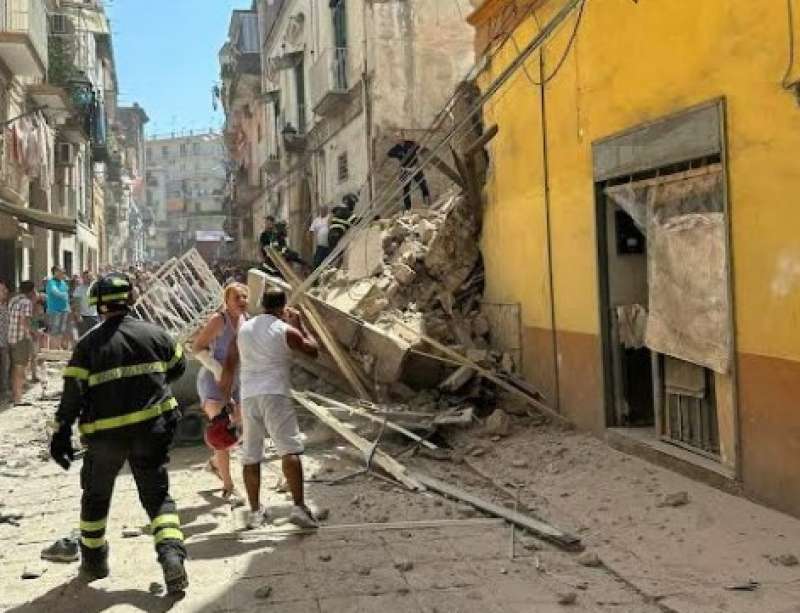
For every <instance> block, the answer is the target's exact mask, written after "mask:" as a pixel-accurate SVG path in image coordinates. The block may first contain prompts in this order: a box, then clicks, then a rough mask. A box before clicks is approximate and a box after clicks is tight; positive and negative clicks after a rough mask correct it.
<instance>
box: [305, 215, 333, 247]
mask: <svg viewBox="0 0 800 613" xmlns="http://www.w3.org/2000/svg"><path fill="white" fill-rule="evenodd" d="M330 220H331V218H330V215H328V216H326V217H317V218H315V219H314V221H312V222H311V227H310V228H309V229H308V231H309V232H313V233H314V242H315V243H316V244H317V247H327V246H328V227H329V226H330Z"/></svg>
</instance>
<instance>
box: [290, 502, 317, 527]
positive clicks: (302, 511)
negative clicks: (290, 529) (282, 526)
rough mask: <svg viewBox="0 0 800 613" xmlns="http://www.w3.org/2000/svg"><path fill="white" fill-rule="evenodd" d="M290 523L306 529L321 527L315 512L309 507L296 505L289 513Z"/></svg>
mask: <svg viewBox="0 0 800 613" xmlns="http://www.w3.org/2000/svg"><path fill="white" fill-rule="evenodd" d="M289 523H290V524H294V525H295V526H297V527H298V528H304V529H306V530H315V529H317V528H319V522H318V521H317V518H316V517H314V514H313V513H312V512H311V510H310V509H309V508H308V507H305V506H304V507H298V506H295V507H293V508H292V512H291V514H290V515H289Z"/></svg>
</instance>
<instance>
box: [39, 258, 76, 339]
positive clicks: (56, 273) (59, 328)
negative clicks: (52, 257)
mask: <svg viewBox="0 0 800 613" xmlns="http://www.w3.org/2000/svg"><path fill="white" fill-rule="evenodd" d="M51 272H52V273H53V276H52V277H51V278H50V279H49V280H48V281H47V286H46V289H45V295H46V297H47V331H48V333H49V334H50V343H51V346H50V349H54V348H55V349H63V350H67V349H69V347H70V338H69V316H70V308H69V285H68V284H67V281H66V275H65V274H64V270H63V269H62V268H59V267H58V266H53V268H52V269H51ZM53 343H55V347H53V346H52V344H53Z"/></svg>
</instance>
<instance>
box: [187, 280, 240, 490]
mask: <svg viewBox="0 0 800 613" xmlns="http://www.w3.org/2000/svg"><path fill="white" fill-rule="evenodd" d="M249 295H250V292H249V290H248V289H247V286H246V285H242V284H241V283H231V284H230V285H228V286H226V287H225V290H224V293H223V299H222V303H223V305H224V306H223V308H222V310H220V311H219V312H218V313H215V314H214V315H212V316H211V318H210V319H209V320H208V323H206V325H205V326H204V327H203V329H202V330H200V333H199V334H198V335H197V338H196V339H195V341H194V344H193V346H192V350H193V352H194V355H195V357H196V358H197V361H198V362H200V363H201V364H202V365H203V367H202V368H201V369H200V372H198V373H197V394H198V396H199V397H200V402H201V403H202V405H203V411H204V412H205V414H206V416H207V417H208V419H209V422H210V423H209V426H208V428H207V429H206V436H205V439H206V443H207V444H208V446H209V447H211V450H212V456H211V459H210V460H209V461H208V468H209V469H210V470H211V472H213V473H214V474H215V475H216V476H217V477H219V479H220V480H221V481H222V497H223V498H224V499H225V500H227V501H228V502H230V503H231V506H239V505H240V504H241V499H240V498H239V496H238V494H237V493H236V489H235V487H234V484H233V477H232V476H231V449H232V448H233V447H234V446H235V445H236V444H237V443H238V440H237V437H236V435H235V428H234V426H235V425H236V424H238V423H241V408H240V406H239V382H238V377H235V378H234V384H233V388H232V396H233V404H232V406H229V405H228V399H229V397H226V396H224V395H223V394H222V391H221V390H220V388H219V382H220V379H221V378H222V364H223V362H224V361H225V357H226V356H227V354H228V350H229V349H230V346H231V343H232V342H233V339H234V338H236V334H237V332H238V331H239V328H240V327H241V325H242V324H243V323H244V322H245V321H247V302H248V297H249Z"/></svg>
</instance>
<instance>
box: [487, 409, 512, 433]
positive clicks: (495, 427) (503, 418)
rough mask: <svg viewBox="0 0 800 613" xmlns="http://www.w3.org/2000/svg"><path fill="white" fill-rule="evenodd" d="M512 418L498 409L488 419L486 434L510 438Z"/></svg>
mask: <svg viewBox="0 0 800 613" xmlns="http://www.w3.org/2000/svg"><path fill="white" fill-rule="evenodd" d="M511 427H512V423H511V417H509V415H508V413H506V412H505V411H503V410H501V409H496V410H495V411H494V412H493V413H492V414H491V415H489V417H488V418H487V419H486V424H485V425H484V433H485V434H486V435H489V436H508V435H509V434H511Z"/></svg>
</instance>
